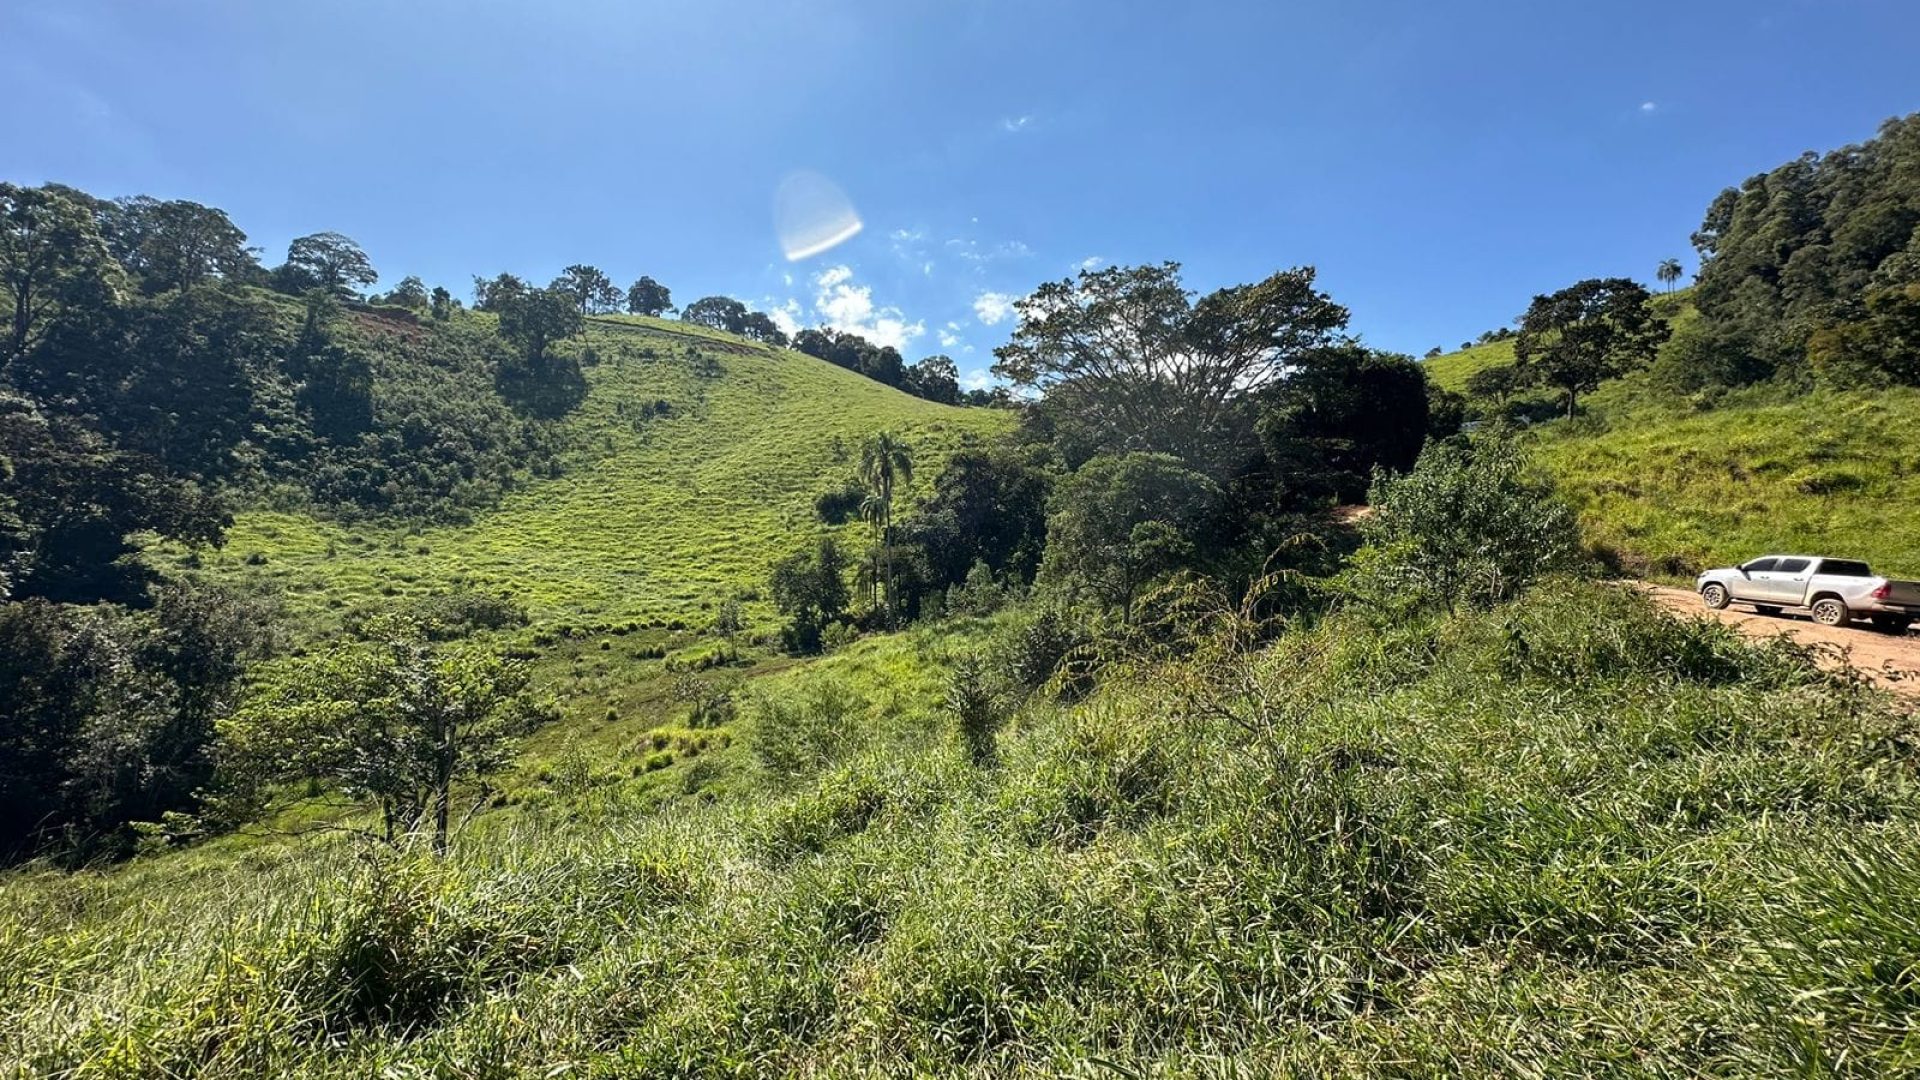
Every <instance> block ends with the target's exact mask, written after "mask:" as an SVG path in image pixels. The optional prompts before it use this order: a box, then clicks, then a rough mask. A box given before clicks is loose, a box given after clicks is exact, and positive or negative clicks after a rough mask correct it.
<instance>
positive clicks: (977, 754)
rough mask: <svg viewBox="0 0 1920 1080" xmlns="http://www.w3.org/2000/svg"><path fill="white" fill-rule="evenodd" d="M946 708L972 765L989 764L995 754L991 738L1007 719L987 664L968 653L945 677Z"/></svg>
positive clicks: (993, 759)
mask: <svg viewBox="0 0 1920 1080" xmlns="http://www.w3.org/2000/svg"><path fill="white" fill-rule="evenodd" d="M946 707H947V711H948V712H950V713H952V714H953V718H954V720H955V721H956V722H957V723H958V724H959V727H960V742H961V745H962V746H964V747H965V748H966V751H967V756H968V757H969V758H971V759H972V760H973V763H974V764H975V765H991V764H993V763H994V761H995V760H996V759H997V757H998V754H997V751H996V747H995V745H994V739H995V737H996V736H997V735H998V734H999V731H1000V727H1001V725H1002V724H1004V723H1005V722H1006V715H1005V713H1004V711H1003V710H1002V708H1001V704H1000V695H999V692H998V690H997V689H996V688H995V687H994V685H993V680H992V676H991V675H990V674H989V672H988V669H987V665H986V664H984V663H982V662H981V661H980V659H979V658H978V657H975V656H967V657H963V658H961V660H960V663H959V664H958V665H957V666H956V667H955V668H954V672H953V675H952V676H951V677H950V678H949V679H948V680H947V697H946Z"/></svg>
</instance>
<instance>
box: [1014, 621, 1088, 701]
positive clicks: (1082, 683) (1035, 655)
mask: <svg viewBox="0 0 1920 1080" xmlns="http://www.w3.org/2000/svg"><path fill="white" fill-rule="evenodd" d="M1091 644H1092V636H1091V635H1090V634H1088V633H1087V632H1086V630H1085V629H1084V628H1083V627H1082V626H1081V625H1080V623H1079V621H1078V620H1077V619H1076V618H1075V617H1074V615H1073V613H1072V612H1071V611H1068V610H1066V609H1064V608H1060V607H1052V606H1049V607H1042V608H1040V609H1039V610H1037V611H1035V612H1033V613H1032V614H1031V615H1028V616H1027V617H1025V618H1023V619H1021V620H1020V621H1018V622H1016V623H1014V624H1013V625H1012V626H1011V627H1010V628H1008V630H1006V631H1005V632H1003V633H1002V634H1001V636H1000V637H999V639H998V641H997V642H996V652H997V654H998V656H999V660H1000V665H1001V668H1002V670H1004V671H1005V672H1006V676H1007V679H1008V681H1009V682H1011V683H1012V684H1013V685H1014V686H1015V687H1016V688H1018V689H1019V690H1021V691H1022V692H1025V693H1034V692H1037V691H1039V690H1041V689H1043V688H1045V687H1048V686H1049V685H1057V686H1058V688H1059V689H1060V690H1061V691H1062V692H1063V694H1064V695H1065V696H1068V697H1072V696H1077V695H1078V694H1079V693H1081V692H1084V691H1085V690H1086V689H1087V679H1086V673H1085V671H1083V670H1082V671H1076V670H1072V667H1073V665H1071V664H1070V663H1069V661H1073V660H1079V659H1084V658H1085V654H1086V652H1087V650H1088V647H1089V646H1090V645H1091ZM1056 678H1057V679H1058V680H1059V681H1058V683H1057V684H1056V682H1055V680H1056Z"/></svg>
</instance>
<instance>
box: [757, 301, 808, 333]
mask: <svg viewBox="0 0 1920 1080" xmlns="http://www.w3.org/2000/svg"><path fill="white" fill-rule="evenodd" d="M805 316H806V312H804V311H802V310H801V308H800V301H798V300H795V299H792V298H791V297H789V298H788V299H787V301H786V302H785V303H783V304H773V303H771V302H769V304H768V306H767V317H768V318H770V319H772V320H773V324H774V325H775V326H778V327H779V328H780V332H781V333H783V334H785V335H787V336H788V337H792V336H793V335H795V334H797V333H799V332H800V320H801V319H802V318H804V317H805Z"/></svg>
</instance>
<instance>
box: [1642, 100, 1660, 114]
mask: <svg viewBox="0 0 1920 1080" xmlns="http://www.w3.org/2000/svg"><path fill="white" fill-rule="evenodd" d="M1659 108H1660V103H1659V102H1657V101H1643V102H1641V103H1640V111H1641V112H1643V113H1649V112H1654V111H1655V110H1657V109H1659Z"/></svg>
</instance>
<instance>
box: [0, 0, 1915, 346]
mask: <svg viewBox="0 0 1920 1080" xmlns="http://www.w3.org/2000/svg"><path fill="white" fill-rule="evenodd" d="M1917 55H1920V4H1916V3H1913V2H1912V0H1791V2H1789V0H1745V2H1719V0H1689V2H1686V3H1674V2H1671V0H1669V2H1667V3H1661V4H1654V3H1637V2H1623V3H1614V4H1578V5H1576V4H1568V3H1543V2H1540V0H1530V2H1525V3H1520V2H1500V3H1494V2H1472V0H1456V2H1453V3H1445V4H1441V3H1434V2H1432V0H1421V2H1340V3H1334V2H1326V3H1318V4H1311V5H1307V4H1296V3H1279V2H1270V3H1247V4H1209V3H1194V4H1168V3H1156V4H1134V3H1126V2H1117V0H1107V2H1103V3H1093V2H1078V0H1024V2H1020V3H1007V2H1000V0H987V2H982V3H971V4H935V3H931V2H926V0H892V2H882V0H875V2H871V3H867V2H862V3H846V2H839V0H812V2H780V3H743V2H734V0H704V2H699V3H681V4H664V3H658V4H657V3H633V2H615V0H599V2H577V3H558V2H556V3H533V2H527V3H514V2H506V0H465V2H461V3H451V2H439V0H407V2H396V3H372V2H359V0H333V2H324V0H309V2H301V3H294V2H279V0H271V2H269V0H245V2H241V0H137V2H136V0H125V2H105V0H4V4H0V100H4V101H6V102H8V106H7V107H6V108H5V109H4V110H0V178H5V179H8V180H13V181H16V182H38V181H42V180H59V181H62V182H65V183H70V184H74V185H77V186H79V187H83V188H85V189H87V190H89V191H93V192H95V193H97V194H103V195H120V194H133V193H148V194H153V195H158V196H163V197H180V198H191V199H195V200H198V201H201V202H205V203H209V204H212V205H215V206H219V207H222V208H223V209H226V210H227V211H228V212H229V213H230V214H231V215H232V216H233V218H234V220H235V222H236V223H237V224H239V225H240V226H241V228H243V229H245V230H246V231H247V232H248V233H249V235H250V237H251V238H252V240H253V242H255V243H257V244H259V245H260V246H262V247H263V248H264V249H265V253H266V257H267V259H268V261H269V262H277V261H279V259H280V257H281V256H282V255H283V253H284V251H285V245H286V242H287V241H288V240H289V239H291V238H292V237H294V236H297V235H300V234H303V233H306V232H312V231H317V230H320V229H337V230H339V231H342V232H345V233H347V234H349V235H351V236H353V237H354V238H356V239H357V240H359V241H360V242H361V244H362V245H363V246H364V247H365V248H366V249H367V250H368V252H369V253H370V254H371V256H372V258H373V260H374V264H375V266H376V267H378V268H379V270H380V271H381V273H382V281H383V283H384V284H391V283H392V282H393V281H396V280H398V279H399V278H400V277H401V276H403V275H405V274H409V273H413V274H419V275H420V276H422V277H423V278H425V279H426V280H427V281H428V282H429V283H445V284H447V285H448V286H449V287H451V288H453V289H454V290H455V291H456V292H457V293H460V294H462V295H464V294H465V293H466V291H467V287H468V283H469V279H470V277H471V275H473V274H475V273H486V274H491V273H494V272H496V271H499V270H513V271H515V272H517V273H520V274H522V275H525V276H528V277H532V278H535V279H539V280H545V279H546V278H548V277H550V276H551V275H552V274H553V273H554V272H556V271H557V270H558V269H559V268H560V267H561V266H563V265H565V264H567V263H572V262H589V263H593V264H596V265H598V266H601V267H603V268H604V269H606V270H607V271H608V272H609V273H611V274H612V275H613V276H614V277H615V278H616V279H618V280H620V281H622V282H625V281H629V280H631V279H633V278H634V277H637V276H638V275H640V274H643V273H645V274H651V275H653V276H654V277H657V278H659V279H660V280H662V281H664V282H666V283H667V284H668V285H669V286H670V287H672V289H673V291H674V296H675V298H676V299H679V300H682V301H685V300H691V299H694V298H696V297H699V296H702V295H706V294H711V293H727V294H730V295H734V296H738V297H740V298H742V299H744V300H746V301H748V302H750V303H752V304H753V305H755V306H756V307H760V308H763V309H769V310H776V311H779V312H781V313H782V314H783V315H785V316H787V317H791V318H794V319H796V320H797V321H798V322H800V323H802V324H814V323H818V322H821V321H831V322H835V323H837V324H839V325H842V326H845V327H848V328H852V329H856V330H859V331H861V332H863V333H867V334H868V335H869V336H872V337H875V338H878V339H882V340H886V341H889V342H890V343H894V344H897V345H899V346H900V347H901V349H902V351H903V352H904V353H905V354H906V355H907V356H908V358H909V359H915V358H918V357H920V356H924V355H928V354H931V353H935V352H945V353H948V354H950V355H952V356H954V357H955V359H956V360H957V361H959V363H960V365H961V367H962V369H963V371H965V372H969V373H973V374H975V375H976V376H977V374H978V373H979V372H981V371H982V370H983V369H984V368H985V367H986V366H987V365H988V364H990V363H991V350H992V348H993V347H994V346H995V345H997V344H1000V343H1001V342H1003V341H1004V340H1005V339H1006V334H1007V331H1008V329H1009V328H1010V322H1009V321H1008V319H1007V303H1008V300H1009V298H1012V297H1016V296H1019V295H1023V294H1024V293H1026V292H1027V291H1028V290H1030V289H1031V288H1032V287H1033V286H1034V285H1035V284H1037V283H1039V282H1040V281H1043V280H1046V279H1048V278H1057V277H1061V276H1064V275H1066V274H1068V273H1069V272H1071V271H1073V270H1074V269H1076V268H1077V267H1078V266H1080V265H1082V264H1090V263H1111V262H1145V261H1158V260H1161V259H1175V260H1179V261H1181V262H1183V263H1185V265H1186V273H1187V281H1188V284H1189V285H1190V286H1192V287H1195V288H1198V289H1210V288H1214V287H1217V286H1220V285H1224V284H1232V283H1237V282H1241V281H1250V280H1256V279H1258V278H1260V277H1262V276H1264V275H1265V274H1267V273H1269V272H1271V271H1273V270H1275V269H1278V268H1281V267H1286V266H1291V265H1295V264H1301V263H1307V264H1313V265H1315V266H1317V267H1318V268H1319V270H1320V275H1321V283H1322V285H1323V287H1324V288H1326V289H1327V290H1328V291H1330V292H1331V293H1332V294H1333V296H1334V297H1335V298H1336V299H1338V300H1340V301H1341V302H1343V303H1345V304H1347V305H1348V306H1349V307H1350V308H1352V310H1353V315H1354V320H1353V326H1354V329H1355V330H1357V331H1359V332H1360V333H1361V334H1363V335H1364V337H1365V338H1366V340H1368V341H1369V342H1371V343H1373V344H1375V345H1379V346H1382V347H1387V348H1394V349H1399V350H1403V351H1407V352H1415V353H1418V352H1422V351H1424V350H1425V349H1426V348H1427V347H1428V346H1431V345H1437V344H1445V345H1448V346H1452V345H1455V344H1458V343H1459V342H1460V341H1461V340H1462V339H1464V338H1468V337H1471V336H1474V335H1475V334H1477V333H1478V332H1480V331H1481V330H1485V329H1488V328H1490V327H1494V326H1498V325H1502V324H1504V323H1507V322H1509V321H1510V320H1511V319H1512V318H1513V316H1514V315H1515V314H1516V313H1517V312H1518V311H1520V310H1521V309H1522V308H1523V307H1524V306H1525V305H1526V302H1527V300H1528V298H1529V297H1530V296H1531V295H1532V294H1534V293H1535V292H1539V291H1542V290H1546V289H1551V288H1555V287H1558V286H1561V285H1564V284H1568V283H1570V282H1572V281H1574V280H1576V279H1578V278H1582V277H1588V276H1594V275H1613V274H1626V275H1632V276H1636V277H1639V278H1641V279H1643V280H1645V279H1648V278H1650V276H1651V272H1652V269H1653V266H1654V264H1655V263H1656V262H1657V261H1658V260H1659V259H1661V258H1663V257H1666V256H1681V257H1683V258H1685V259H1686V261H1687V265H1688V268H1689V270H1691V268H1692V259H1691V254H1692V253H1691V250H1690V248H1689V247H1688V244H1687V237H1688V234H1689V233H1690V232H1691V231H1692V229H1693V228H1694V227H1695V226H1696V225H1697V224H1698V222H1699V218H1700V214H1701V212H1702V210H1704V208H1705V206H1706V204H1707V202H1708V200H1709V199H1710V198H1711V197H1712V196H1713V194H1714V193H1715V192H1716V191H1718V190H1719V189H1720V188H1722V187H1725V186H1727V185H1729V184H1732V183H1735V182H1737V181H1739V180H1740V179H1742V178H1743V177H1745V176H1747V175H1749V174H1750V173H1753V172H1756V171H1759V170H1762V169H1765V168H1768V167H1771V166H1773V165H1775V164H1777V163H1779V162H1781V161H1783V160H1785V159H1787V158H1788V157H1790V156H1792V155H1794V154H1796V153H1798V152H1800V151H1802V150H1807V149H1827V148H1831V147H1833V146H1837V145H1840V144H1843V143H1846V142H1852V141H1857V140H1859V139H1862V138H1865V137H1867V136H1869V135H1871V134H1872V133H1873V130H1874V128H1875V126H1876V125H1877V124H1878V123H1879V122H1880V121H1881V120H1882V119H1884V118H1886V117H1888V116H1892V115H1895V114H1899V113H1905V112H1911V111H1914V110H1916V109H1920V61H1916V56H1917ZM800 172H806V173H810V174H813V175H816V176H819V177H825V178H827V179H828V180H830V181H831V182H832V183H833V184H834V185H837V186H838V187H839V188H840V189H841V190H842V191H844V192H845V193H846V196H847V197H848V199H849V200H850V201H851V203H852V205H853V207H854V208H855V210H856V211H857V213H858V215H859V217H860V219H861V221H862V223H863V225H864V228H863V229H862V231H861V232H860V233H859V234H858V235H856V236H854V237H853V238H852V239H850V240H847V241H846V242H844V243H842V244H840V245H839V246H837V247H834V248H832V249H831V250H828V251H826V252H824V253H821V254H818V255H815V256H813V257H811V258H808V259H805V260H802V261H798V262H789V261H788V260H787V259H786V258H785V257H784V256H783V254H782V250H781V246H780V243H779V237H778V236H777V234H776V230H775V226H774V198H775V192H776V191H777V190H778V189H779V187H780V185H781V183H782V181H783V180H785V179H787V178H788V177H790V176H792V175H794V174H796V173H800Z"/></svg>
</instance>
